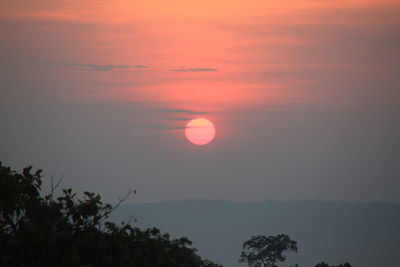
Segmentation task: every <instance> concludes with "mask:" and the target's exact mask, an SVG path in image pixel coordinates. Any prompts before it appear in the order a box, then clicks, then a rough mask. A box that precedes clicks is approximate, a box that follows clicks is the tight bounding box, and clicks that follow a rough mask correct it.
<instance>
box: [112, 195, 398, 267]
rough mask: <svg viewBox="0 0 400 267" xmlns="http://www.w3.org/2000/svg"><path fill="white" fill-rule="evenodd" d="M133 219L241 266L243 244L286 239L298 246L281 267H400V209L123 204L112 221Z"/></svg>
mask: <svg viewBox="0 0 400 267" xmlns="http://www.w3.org/2000/svg"><path fill="white" fill-rule="evenodd" d="M129 215H133V216H134V217H135V218H136V219H137V220H138V225H139V226H140V227H148V226H156V227H158V228H160V229H161V230H162V231H166V232H168V233H171V234H172V235H173V236H187V237H188V238H190V239H191V240H192V241H193V242H194V243H195V244H196V245H197V248H198V249H199V252H200V253H201V254H202V255H204V256H205V257H207V258H209V259H211V260H213V261H216V262H219V263H220V264H223V265H224V266H228V267H236V266H246V265H245V264H239V263H238V258H239V255H240V250H241V246H242V244H243V241H245V240H247V239H248V238H249V237H250V236H252V235H258V234H263V235H272V234H278V233H285V234H288V235H290V237H292V238H293V239H294V240H296V241H297V242H298V247H299V251H298V253H297V254H293V255H290V256H289V257H288V260H287V262H286V263H285V266H289V265H290V264H294V263H299V265H300V266H314V265H315V264H316V263H318V262H322V261H325V262H328V263H330V264H335V265H336V264H340V263H343V262H351V263H352V264H353V266H362V267H376V266H385V267H396V266H399V262H400V254H399V253H398V252H399V251H400V227H399V225H400V205H398V204H385V203H351V202H325V201H317V200H308V201H281V202H279V201H266V202H249V203H242V202H231V201H214V200H183V201H167V202H158V203H147V204H125V205H122V206H121V207H120V208H119V209H117V210H116V211H115V213H114V214H113V217H112V220H115V221H120V220H125V219H126V218H127V216H129Z"/></svg>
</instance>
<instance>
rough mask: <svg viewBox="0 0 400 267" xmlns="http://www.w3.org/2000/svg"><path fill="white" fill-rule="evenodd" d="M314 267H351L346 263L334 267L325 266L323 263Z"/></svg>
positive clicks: (330, 266) (333, 266)
mask: <svg viewBox="0 0 400 267" xmlns="http://www.w3.org/2000/svg"><path fill="white" fill-rule="evenodd" d="M315 267H351V264H350V263H348V262H346V263H344V264H340V265H337V266H335V265H329V264H327V263H325V262H321V263H318V264H317V265H315Z"/></svg>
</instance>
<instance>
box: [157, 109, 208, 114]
mask: <svg viewBox="0 0 400 267" xmlns="http://www.w3.org/2000/svg"><path fill="white" fill-rule="evenodd" d="M158 111H160V112H166V113H182V114H190V115H200V114H207V113H206V112H202V111H194V110H190V109H160V110H158Z"/></svg>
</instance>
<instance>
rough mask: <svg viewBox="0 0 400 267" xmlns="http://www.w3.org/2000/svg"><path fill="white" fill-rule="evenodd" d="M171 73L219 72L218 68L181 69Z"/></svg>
mask: <svg viewBox="0 0 400 267" xmlns="http://www.w3.org/2000/svg"><path fill="white" fill-rule="evenodd" d="M171 71H187V72H190V71H191V72H202V71H218V69H216V68H179V69H172V70H171Z"/></svg>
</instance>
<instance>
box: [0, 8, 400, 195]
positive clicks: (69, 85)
mask: <svg viewBox="0 0 400 267" xmlns="http://www.w3.org/2000/svg"><path fill="white" fill-rule="evenodd" d="M198 117H203V118H207V119H208V120H210V121H211V122H212V123H213V124H214V126H215V130H216V133H215V139H214V140H213V141H212V142H210V143H209V144H207V145H204V146H196V145H193V144H192V143H190V142H189V141H188V140H187V139H186V137H185V133H184V132H185V126H186V124H187V123H188V122H189V121H190V120H191V119H195V118H198ZM399 117H400V2H399V1H398V0H379V1H378V0H374V1H372V0H363V1H361V0H343V1H340V0H282V1H261V0H260V1H256V0H247V1H236V0H234V1H233V0H212V1H211V0H203V1H197V0H196V1H195V0H113V1H100V0H99V1H89V0H87V1H78V0H58V1H51V0H30V1H28V0H26V1H23V0H3V1H1V3H0V122H1V124H0V140H1V141H0V161H2V162H3V164H4V165H7V166H11V167H13V168H15V169H18V170H20V169H21V168H22V167H24V166H27V165H33V166H34V167H35V168H43V169H44V173H45V175H46V177H47V178H48V179H50V178H49V177H50V176H54V177H55V178H56V179H57V178H59V177H62V176H64V179H63V187H73V188H74V189H75V190H76V191H83V190H88V191H94V192H98V193H100V194H101V195H102V196H103V197H105V199H106V200H107V201H115V200H116V199H117V198H118V196H121V195H124V194H125V193H126V192H127V191H128V190H130V189H136V190H137V192H138V194H137V195H135V196H134V197H131V198H130V199H129V201H130V202H153V201H160V200H178V199H192V198H195V199H224V200H234V201H261V200H267V199H276V200H288V199H322V200H346V201H368V202H369V201H384V202H396V203H400V194H399V189H400V119H399Z"/></svg>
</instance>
